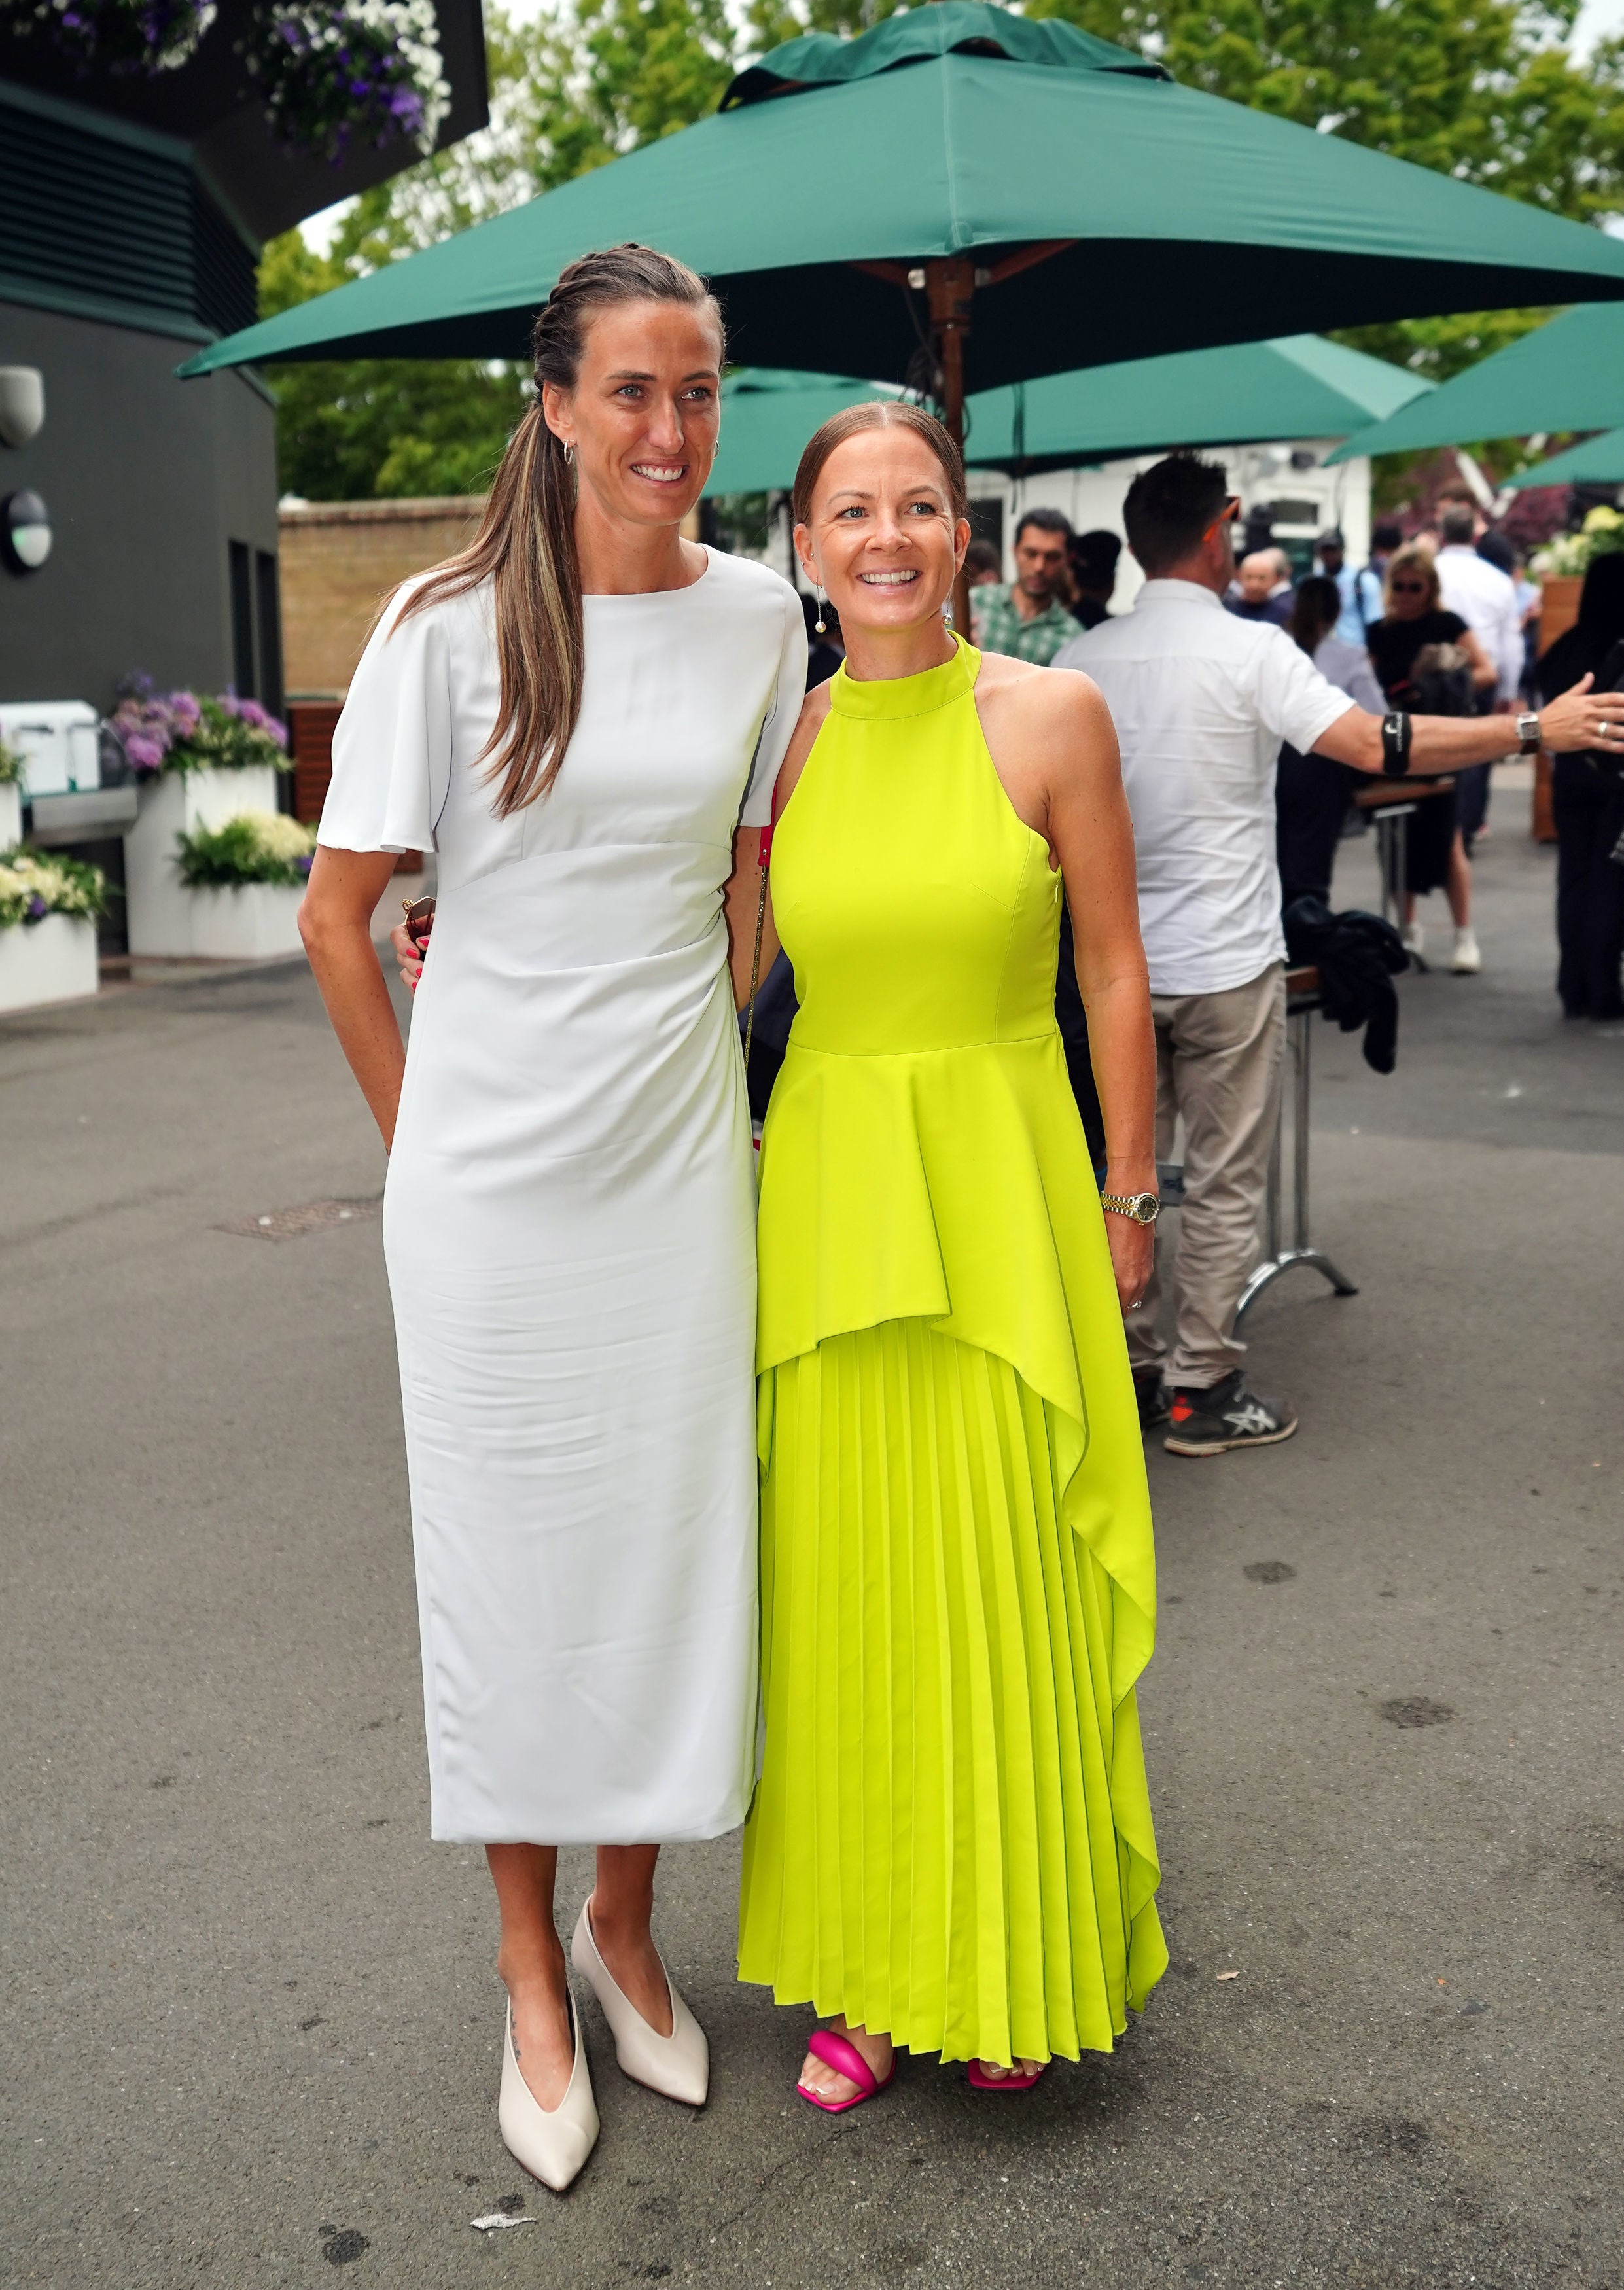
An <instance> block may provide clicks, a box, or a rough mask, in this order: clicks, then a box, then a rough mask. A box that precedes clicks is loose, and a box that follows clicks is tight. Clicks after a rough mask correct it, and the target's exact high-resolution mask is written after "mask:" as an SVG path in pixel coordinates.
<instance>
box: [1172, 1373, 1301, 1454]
mask: <svg viewBox="0 0 1624 2290" xmlns="http://www.w3.org/2000/svg"><path fill="white" fill-rule="evenodd" d="M1170 1420H1171V1421H1172V1429H1171V1430H1170V1431H1169V1433H1168V1435H1167V1437H1166V1438H1165V1439H1164V1441H1163V1442H1162V1444H1163V1445H1164V1447H1165V1448H1166V1450H1167V1452H1168V1453H1169V1454H1170V1455H1222V1454H1227V1453H1228V1451H1229V1449H1230V1448H1231V1447H1277V1446H1278V1445H1279V1444H1280V1442H1281V1440H1282V1439H1289V1438H1290V1437H1291V1436H1292V1432H1293V1431H1295V1429H1297V1418H1296V1416H1295V1415H1294V1414H1293V1413H1292V1410H1291V1408H1290V1407H1289V1406H1288V1405H1287V1404H1286V1402H1285V1401H1284V1399H1260V1398H1259V1397H1258V1395H1257V1393H1256V1392H1255V1391H1248V1390H1247V1389H1246V1387H1245V1385H1244V1383H1243V1381H1241V1372H1240V1370H1239V1368H1238V1367H1237V1368H1236V1370H1235V1371H1234V1373H1232V1374H1230V1375H1227V1376H1226V1377H1225V1378H1224V1380H1223V1381H1222V1382H1221V1383H1215V1384H1213V1385H1212V1387H1211V1388H1210V1389H1208V1390H1205V1391H1199V1390H1197V1391H1192V1390H1191V1389H1189V1388H1188V1386H1187V1385H1181V1386H1180V1389H1178V1390H1176V1391H1175V1392H1174V1393H1173V1396H1172V1409H1171V1410H1170Z"/></svg>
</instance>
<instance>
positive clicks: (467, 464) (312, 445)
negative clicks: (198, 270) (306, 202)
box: [260, 192, 524, 500]
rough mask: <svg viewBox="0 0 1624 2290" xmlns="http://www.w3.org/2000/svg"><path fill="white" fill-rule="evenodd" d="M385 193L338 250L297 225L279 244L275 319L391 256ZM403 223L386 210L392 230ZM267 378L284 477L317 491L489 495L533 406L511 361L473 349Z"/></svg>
mask: <svg viewBox="0 0 1624 2290" xmlns="http://www.w3.org/2000/svg"><path fill="white" fill-rule="evenodd" d="M378 201H379V194H378V193H377V192H369V193H368V194H367V195H366V197H365V198H364V199H362V200H359V201H357V203H356V210H355V212H353V213H352V214H351V215H350V216H349V217H348V219H347V220H346V222H345V224H344V226H343V228H342V229H341V230H340V233H339V235H338V237H337V238H336V240H335V242H334V244H333V246H332V251H331V252H330V253H328V254H327V255H319V254H317V253H316V252H314V251H313V250H312V249H311V248H310V247H308V246H307V245H306V244H305V243H304V241H303V239H302V238H301V237H300V235H299V233H298V232H297V231H290V232H288V233H287V234H286V235H285V236H284V237H282V238H278V239H275V240H273V241H272V243H271V244H270V245H269V246H268V248H267V249H266V252H265V260H264V261H263V263H262V264H261V266H260V308H261V310H262V311H263V312H264V314H265V315H266V316H267V317H270V316H274V315H275V314H276V312H277V311H278V310H285V309H289V308H292V306H293V304H295V303H297V302H304V301H308V300H309V299H310V297H311V296H312V295H314V294H322V293H325V292H327V290H328V289H329V288H330V287H332V286H341V285H343V284H345V283H346V282H347V281H348V279H350V278H352V277H358V276H361V275H362V274H363V272H364V270H366V269H371V268H376V267H377V264H378V262H379V261H380V260H388V259H390V258H389V257H388V254H387V253H385V252H384V251H383V249H382V247H380V245H379V244H377V243H376V239H375V235H374V234H373V233H372V232H371V231H370V230H369V222H370V221H372V220H376V203H377V202H378ZM369 203H371V204H372V210H373V211H372V215H371V216H369V214H368V212H367V210H368V207H369ZM396 220H397V219H396V217H395V216H394V215H393V214H392V213H386V214H385V216H384V217H383V227H384V236H386V237H392V236H393V235H394V229H395V226H396ZM369 240H370V241H371V242H372V243H370V244H369ZM363 249H364V252H362V250H363ZM265 380H266V382H267V384H268V387H269V388H270V390H271V392H272V394H273V395H274V396H275V397H276V467H277V479H278V483H279V484H280V486H281V490H282V491H283V492H284V493H292V494H295V495H299V496H301V497H302V498H303V499H305V500H369V499H371V498H372V497H373V496H375V495H392V496H399V495H403V494H405V495H422V494H435V493H468V492H483V491H484V487H485V485H486V484H487V483H488V482H489V478H490V473H491V471H492V469H493V468H495V466H496V463H497V462H498V461H499V460H500V458H501V453H502V448H503V447H504V445H505V444H507V442H508V436H509V433H510V432H511V430H512V428H513V426H514V424H515V422H516V420H518V418H519V415H520V413H521V412H523V410H524V401H523V398H522V396H521V395H520V389H519V381H518V377H517V375H516V373H515V372H514V371H513V369H512V368H511V367H508V366H506V365H500V364H480V363H477V362H476V361H475V360H473V359H469V358H456V359H451V358H447V359H439V358H425V359H418V358H388V359H383V358H365V359H355V360H347V361H345V362H344V363H342V364H340V363H337V362H334V363H332V364H329V363H327V362H326V361H323V362H321V363H319V364H312V365H273V366H268V367H266V368H265Z"/></svg>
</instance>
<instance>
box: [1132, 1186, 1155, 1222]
mask: <svg viewBox="0 0 1624 2290" xmlns="http://www.w3.org/2000/svg"><path fill="white" fill-rule="evenodd" d="M1133 1207H1134V1212H1135V1213H1136V1214H1137V1216H1138V1218H1139V1221H1140V1223H1141V1224H1154V1223H1155V1222H1156V1211H1157V1210H1158V1209H1159V1208H1160V1207H1161V1203H1160V1201H1158V1200H1157V1198H1156V1195H1155V1194H1154V1193H1137V1194H1135V1196H1134V1199H1133Z"/></svg>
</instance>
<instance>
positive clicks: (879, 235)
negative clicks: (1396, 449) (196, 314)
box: [181, 0, 1624, 428]
mask: <svg viewBox="0 0 1624 2290" xmlns="http://www.w3.org/2000/svg"><path fill="white" fill-rule="evenodd" d="M626 238H640V239H644V240H646V241H651V242H652V243H654V244H658V245H660V246H662V247H666V248H668V249H669V250H670V252H673V253H675V254H678V255H681V256H682V257H683V258H684V260H687V261H688V262H690V263H692V265H693V266H694V268H696V269H698V270H700V271H702V272H704V273H705V274H706V275H707V276H708V277H709V278H711V279H712V280H713V281H714V282H715V283H716V285H717V287H718V289H719V290H720V291H721V292H722V293H723V295H724V300H725V301H726V304H727V309H728V315H729V319H730V322H731V325H732V343H733V354H734V355H735V356H739V357H742V358H745V359H748V361H749V362H750V363H751V364H757V365H773V366H786V367H798V368H807V369H811V370H812V371H814V372H832V373H846V374H849V373H852V372H858V373H863V374H869V375H873V376H875V377H876V378H878V379H880V380H888V381H895V382H902V381H906V380H908V379H909V377H910V373H911V374H912V376H913V378H914V379H915V380H916V381H919V382H922V383H923V384H924V386H925V387H926V388H929V389H931V391H932V394H933V395H935V396H937V397H938V398H939V400H940V403H941V404H942V406H943V410H944V412H945V413H946V415H947V418H948V420H949V422H950V423H951V424H952V426H953V427H954V428H958V426H959V419H960V414H961V409H962V405H963V399H964V392H965V391H966V389H970V390H979V389H990V388H997V387H999V386H1000V385H1001V384H1004V383H1006V382H1013V381H1022V380H1028V381H1029V380H1033V379H1034V378H1036V377H1037V376H1040V375H1044V374H1051V373H1064V372H1068V370H1069V369H1071V368H1074V367H1078V366H1087V365H1094V364H1108V363H1111V362H1114V361H1116V360H1120V359H1122V358H1124V357H1141V356H1159V355H1162V354H1164V353H1165V352H1169V351H1172V350H1183V349H1193V348H1205V347H1207V346H1209V345H1212V344H1215V343H1220V342H1228V341H1234V340H1236V339H1237V338H1244V337H1250V336H1256V335H1257V334H1259V333H1260V332H1293V331H1298V330H1302V329H1311V330H1318V329H1321V328H1324V327H1326V326H1331V325H1338V326H1342V325H1354V324H1361V323H1364V322H1366V321H1372V320H1377V319H1388V318H1397V317H1404V316H1412V315H1414V314H1418V313H1422V312H1437V311H1445V310H1459V309H1483V308H1489V307H1491V306H1503V305H1508V304H1516V303H1529V302H1539V301H1556V300H1567V299H1571V298H1572V296H1573V295H1575V294H1577V293H1584V294H1588V295H1590V296H1593V297H1594V296H1598V295H1599V296H1604V297H1620V298H1624V242H1620V241H1619V240H1616V239H1612V238H1608V237H1606V236H1604V234H1603V233H1601V232H1600V231H1596V230H1589V229H1586V228H1581V227H1580V225H1578V224H1576V223H1571V222H1566V221H1564V220H1561V219H1560V218H1558V217H1556V216H1553V215H1548V214H1542V213H1540V212H1536V211H1535V210H1534V209H1533V208H1532V207H1526V206H1522V205H1519V204H1516V203H1515V202H1514V201H1511V200H1508V199H1504V198H1500V197H1498V196H1495V195H1493V194H1492V193H1490V192H1488V191H1483V190H1477V189H1475V188H1472V187H1470V186H1468V185H1467V184H1464V183H1460V182H1456V181H1453V180H1451V179H1450V178H1449V177H1447V176H1444V175H1438V174H1433V173H1430V172H1428V171H1427V170H1426V169H1423V168H1420V167H1414V166H1411V165H1408V164H1404V162H1402V161H1399V160H1396V159H1390V158H1387V157H1384V156H1382V155H1381V154H1380V153H1379V152H1375V151H1370V150H1366V149H1364V148H1361V147H1360V146H1359V145H1357V144H1356V143H1351V142H1347V141H1344V140H1341V139H1340V138H1339V137H1337V136H1335V135H1320V134H1316V133H1315V132H1312V131H1311V130H1309V129H1308V128H1304V127H1299V126H1296V125H1293V124H1292V123H1291V122H1290V121H1287V120H1283V119H1277V118H1275V117H1272V116H1270V115H1268V113H1265V112H1261V111H1252V110H1248V109H1246V108H1244V107H1243V106H1241V105H1238V104H1232V103H1228V102H1225V101H1224V100H1221V99H1220V98H1219V97H1217V96H1212V95H1207V94H1204V93H1203V92H1201V91H1199V90H1197V89H1195V88H1187V87H1180V86H1178V85H1176V84H1174V83H1173V82H1172V80H1171V79H1170V78H1169V77H1168V76H1167V75H1166V73H1165V71H1164V68H1163V67H1162V66H1161V65H1159V64H1157V63H1155V62H1153V61H1150V60H1147V59H1145V58H1144V57H1141V56H1139V55H1135V54H1132V53H1131V52H1129V51H1127V50H1126V49H1123V48H1116V47H1113V46H1111V45H1109V44H1108V43H1107V42H1104V41H1101V40H1097V39H1093V38H1091V37H1090V36H1089V35H1087V34H1086V33H1084V32H1081V31H1079V30H1077V29H1076V28H1075V27H1074V26H1072V25H1069V24H1066V23H1063V22H1060V21H1059V20H1053V19H1051V20H1044V21H1041V22H1033V21H1029V20H1027V19H1025V18H1023V17H1020V16H1015V15H1012V14H1010V13H1008V12H1006V11H1005V10H1004V9H1003V8H999V7H996V6H993V5H990V4H988V0H937V4H935V5H932V6H927V7H919V8H914V9H911V10H909V11H908V12H906V13H903V14H900V15H895V16H892V17H888V18H887V19H886V20H884V22H883V23H881V24H879V25H876V27H875V28H873V29H872V30H871V31H868V32H866V33H864V34H863V36H861V37H860V39H856V40H850V41H846V40H839V39H835V38H832V37H829V36H826V35H822V34H812V35H809V36H807V37H805V38H804V39H799V40H792V41H791V42H789V43H788V45H787V46H784V47H781V48H778V49H775V50H774V51H773V52H772V54H771V55H769V56H768V57H766V58H765V60H764V61H763V62H762V63H761V64H759V65H757V66H756V67H755V68H753V69H752V70H750V71H747V72H745V73H742V74H741V75H740V76H739V78H737V79H736V80H735V81H734V82H733V84H732V87H731V88H730V89H729V91H728V93H727V96H726V97H725V99H724V107H723V108H722V110H721V111H720V112H719V113H717V114H716V116H714V117H712V118H709V119H706V120H702V121H701V122H700V124H698V125H697V126H693V127H690V128H686V129H684V131H683V132H681V133H679V134H675V135H669V136H667V137H665V138H664V139H662V140H660V141H659V142H656V143H652V144H649V145H646V146H645V147H644V148H643V149H641V150H639V151H636V152H633V153H631V154H630V155H629V156H627V157H625V158H623V159H618V160H616V161H614V162H613V163H612V164H611V165H609V166H606V167H600V168H598V169H597V170H596V171H595V172H593V173H591V174H588V175H585V176H582V177H580V178H579V179H578V180H576V181H574V182H571V183H566V184H564V186H563V187H562V188H560V189H558V190H556V191H552V192H549V193H548V195H547V196H544V197H540V198H537V199H534V200H532V202H531V203H530V204H529V205H528V206H524V207H521V208H519V209H517V210H516V211H515V212H512V213H508V214H503V215H499V216H496V217H494V218H493V219H492V220H490V221H488V222H484V223H481V224H479V225H477V226H476V228H473V229H470V230H468V231H465V232H463V233H461V234H460V236H457V237H455V238H452V239H448V240H445V241H444V242H443V243H442V244H438V245H436V246H432V247H429V248H427V249H426V250H425V251H424V252H421V253H420V254H416V255H413V256H412V257H410V258H409V259H407V260H403V261H399V262H394V263H391V264H389V265H388V267H387V268H384V269H382V270H380V271H379V272H377V273H375V274H374V275H373V276H370V277H367V278H364V279H360V280H358V281H356V283H355V284H352V285H348V286H343V287H340V288H339V289H337V290H336V291H335V292H332V293H331V294H327V295H324V296H323V297H321V298H320V299H319V300H316V301H313V302H308V303H305V304H303V305H301V306H300V308H297V309H292V310H289V311H285V312H284V314H283V315H282V316H279V317H276V318H272V319H269V320H268V321H266V322H265V323H264V324H260V325H258V326H251V327H249V328H248V329H247V330H246V331H245V332H242V333H238V334H234V335H232V336H231V337H230V338H229V339H228V340H225V341H222V342H218V343H216V344H214V345H213V346H212V348H209V349H206V350H204V352H203V353H202V354H201V356H198V357H196V358H194V359H193V360H191V362H190V363H189V364H188V365H186V366H184V367H183V368H182V369H181V371H182V372H185V373H188V374H192V373H206V372H210V371H212V369H213V368H215V367H218V366H222V365H240V364H247V363H250V362H255V361H258V362H270V361H273V360H278V359H284V358H311V357H353V356H372V357H377V356H390V357H399V356H420V357H444V356H479V357H521V356H524V354H525V346H526V339H527V335H528V332H529V326H530V321H531V317H532V313H533V311H534V310H535V308H536V307H537V306H538V304H539V303H540V301H541V300H543V299H544V298H545V296H546V294H547V293H548V290H549V288H550V287H551V285H552V284H553V282H554V280H555V279H556V277H557V276H558V273H559V271H560V270H561V269H562V268H563V267H564V264H565V263H566V262H567V261H569V260H571V259H572V257H574V256H575V255H577V254H579V253H580V252H582V251H583V250H584V249H586V248H588V247H593V246H603V245H609V244H614V243H615V242H616V241H618V240H621V239H626Z"/></svg>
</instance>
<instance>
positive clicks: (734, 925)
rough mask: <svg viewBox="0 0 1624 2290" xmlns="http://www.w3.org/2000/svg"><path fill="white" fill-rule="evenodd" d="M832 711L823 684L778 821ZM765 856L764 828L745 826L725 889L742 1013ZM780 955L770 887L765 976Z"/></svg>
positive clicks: (798, 731) (784, 769)
mask: <svg viewBox="0 0 1624 2290" xmlns="http://www.w3.org/2000/svg"><path fill="white" fill-rule="evenodd" d="M828 712H829V700H828V693H827V692H826V691H825V689H824V687H823V686H822V685H815V686H814V687H813V689H812V691H811V692H809V693H807V695H806V697H805V699H804V701H802V703H801V714H800V717H799V720H798V721H797V723H796V727H795V733H794V735H793V737H792V738H791V740H790V742H789V746H788V749H787V750H786V752H785V756H784V760H783V762H782V763H781V764H780V765H779V773H778V781H777V784H776V788H775V791H774V795H773V803H772V816H773V817H774V819H778V818H780V817H781V816H782V813H783V809H784V805H786V804H787V803H788V800H789V798H790V797H791V796H792V795H793V794H794V793H795V790H796V781H798V780H799V778H800V776H801V773H802V772H803V771H804V769H805V766H806V758H807V757H808V756H810V755H811V753H812V741H814V740H815V739H816V738H817V736H818V733H820V731H821V729H822V728H823V724H824V719H825V718H826V717H827V716H828ZM760 852H761V829H760V828H758V827H741V828H740V829H739V831H738V833H737V834H736V835H735V836H734V837H733V871H732V874H731V875H730V876H729V877H728V878H727V881H726V883H725V884H724V886H723V906H724V910H725V912H726V915H727V951H728V961H729V964H730V965H731V966H732V973H733V1006H734V1007H735V1009H739V1010H742V1009H743V1007H744V1005H745V1004H746V1003H747V1002H748V1000H749V998H750V959H751V957H752V955H753V954H754V952H755V949H756V912H757V910H758V909H759V908H760V907H761V875H760V871H759V859H760ZM770 871H771V870H770V869H769V872H770ZM778 957H779V939H778V928H777V925H776V924H775V923H774V922H773V919H772V888H771V885H769V887H768V891H767V903H766V908H765V910H764V912H763V914H762V929H761V969H760V973H759V975H760V977H761V978H764V977H765V976H766V974H767V973H768V972H769V971H770V970H771V969H772V965H773V964H774V963H775V962H776V961H777V960H778Z"/></svg>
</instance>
